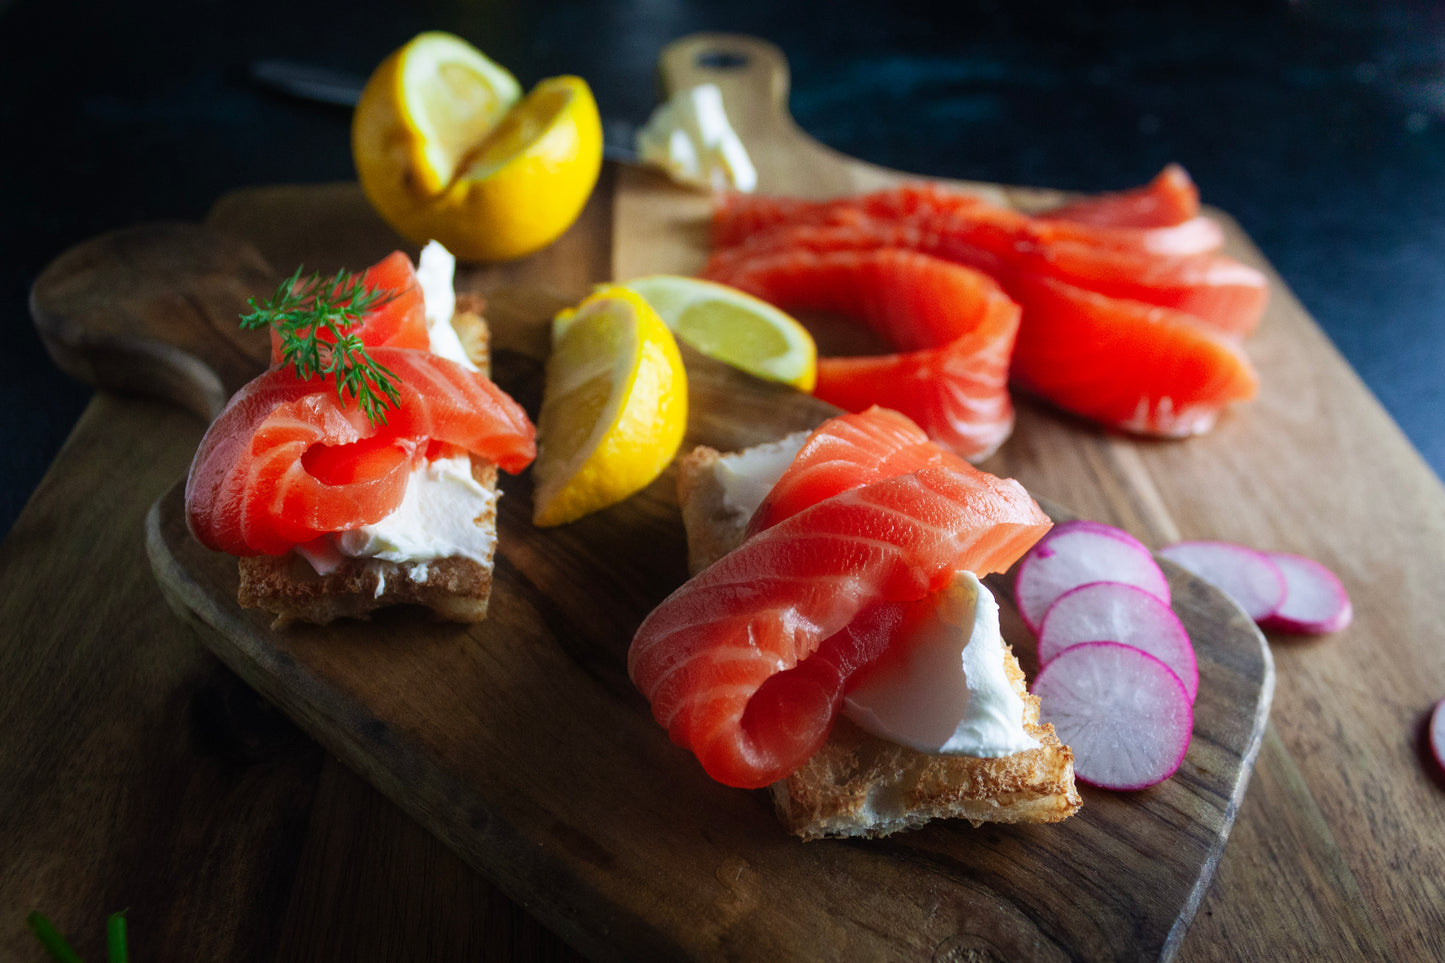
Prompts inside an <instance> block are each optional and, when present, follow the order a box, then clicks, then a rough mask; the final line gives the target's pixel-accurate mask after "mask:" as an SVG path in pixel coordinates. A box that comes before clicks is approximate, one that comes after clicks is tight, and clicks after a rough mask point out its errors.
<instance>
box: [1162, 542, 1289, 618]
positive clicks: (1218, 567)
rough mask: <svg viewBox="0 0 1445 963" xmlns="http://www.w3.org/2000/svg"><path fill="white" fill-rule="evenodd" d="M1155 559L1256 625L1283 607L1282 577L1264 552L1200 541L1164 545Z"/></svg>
mask: <svg viewBox="0 0 1445 963" xmlns="http://www.w3.org/2000/svg"><path fill="white" fill-rule="evenodd" d="M1159 555H1160V557H1161V558H1167V559H1169V560H1170V561H1171V562H1174V563H1175V564H1176V565H1178V566H1180V567H1181V568H1184V569H1186V570H1188V571H1189V572H1192V573H1193V574H1195V575H1197V576H1198V577H1199V578H1201V579H1203V580H1204V581H1206V582H1208V583H1209V584H1211V585H1213V586H1215V587H1216V588H1218V589H1219V590H1220V591H1221V592H1223V593H1224V594H1225V595H1228V596H1229V597H1230V598H1231V599H1233V600H1234V601H1235V603H1236V604H1238V605H1239V607H1240V608H1241V609H1243V610H1244V613H1245V614H1246V615H1248V616H1249V617H1250V618H1251V619H1253V620H1254V621H1256V622H1258V621H1259V620H1260V619H1262V618H1265V617H1267V616H1269V615H1272V614H1273V613H1274V612H1275V611H1277V610H1278V609H1279V607H1280V606H1281V605H1283V604H1284V596H1285V578H1284V573H1283V572H1282V571H1280V567H1279V565H1278V564H1276V563H1275V561H1274V560H1273V559H1272V558H1270V557H1269V555H1268V554H1267V553H1265V552H1260V551H1256V550H1255V549H1252V548H1248V547H1246V546H1244V545H1240V544H1238V543H1235V542H1220V541H1203V540H1201V541H1187V542H1175V543H1174V544H1173V545H1166V546H1164V547H1163V548H1161V549H1159Z"/></svg>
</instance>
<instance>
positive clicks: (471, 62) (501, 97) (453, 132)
mask: <svg viewBox="0 0 1445 963" xmlns="http://www.w3.org/2000/svg"><path fill="white" fill-rule="evenodd" d="M399 67H400V77H399V80H400V89H399V94H400V100H401V107H402V117H401V119H402V121H403V123H405V122H406V121H408V120H409V121H410V126H411V127H412V129H413V130H414V131H415V134H416V138H417V150H418V153H419V155H420V159H421V160H422V161H423V162H424V163H421V164H419V165H418V171H419V173H421V174H423V175H424V176H423V177H422V178H419V181H418V186H419V187H420V188H421V189H422V190H423V191H424V192H425V193H428V194H434V193H438V192H440V191H441V190H442V189H443V188H444V187H445V186H446V185H448V184H450V183H451V182H452V181H453V180H454V179H455V178H456V175H457V170H458V169H459V168H460V166H461V162H462V160H463V158H465V157H466V156H467V154H468V153H469V152H470V151H471V149H472V147H473V145H474V144H476V143H477V142H479V141H481V140H482V139H484V138H485V137H486V136H487V134H488V133H489V132H490V131H492V130H493V129H495V128H496V126H497V125H498V124H500V123H501V122H502V119H503V118H504V117H506V115H507V113H508V112H509V111H510V110H511V109H512V106H513V105H514V104H516V102H517V101H518V100H520V99H521V96H522V88H521V86H520V85H519V84H518V83H517V80H516V78H515V77H513V76H512V75H511V74H510V73H509V72H508V71H507V70H506V69H505V68H503V67H502V66H500V65H498V64H496V63H494V62H493V61H491V60H490V59H489V58H488V57H487V56H486V55H485V54H483V53H482V52H481V51H479V50H477V49H476V48H475V47H473V46H471V45H470V44H468V43H466V42H465V41H462V40H461V39H459V38H457V37H454V36H452V35H451V34H447V33H440V32H430V33H424V34H421V35H420V36H418V37H417V38H416V39H414V40H413V41H412V42H411V43H409V44H407V45H406V46H405V47H403V48H402V51H401V53H400V65H399Z"/></svg>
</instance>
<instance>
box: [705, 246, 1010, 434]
mask: <svg viewBox="0 0 1445 963" xmlns="http://www.w3.org/2000/svg"><path fill="white" fill-rule="evenodd" d="M706 276H707V277H709V278H711V279H712V280H714V281H721V282H723V283H725V284H729V285H731V286H733V287H735V288H738V289H740V290H743V291H746V292H748V293H750V294H753V295H755V296H757V297H760V298H762V299H763V300H765V301H769V302H771V303H773V304H775V305H777V306H779V307H780V308H782V309H783V310H785V311H800V310H821V311H830V312H834V313H838V314H843V315H846V316H848V317H851V318H853V319H855V320H859V321H862V322H863V323H864V324H866V325H867V326H868V327H870V328H872V329H873V330H874V331H876V332H877V333H878V334H879V335H881V336H882V337H883V338H884V339H886V340H887V341H889V342H890V343H891V344H892V345H893V346H894V347H895V348H896V349H897V352H896V353H894V354H886V355H875V356H869V357H824V358H819V359H818V364H817V369H818V378H817V384H816V386H815V387H814V389H813V393H814V394H815V395H816V396H817V397H819V398H821V399H823V400H824V401H827V402H830V403H832V404H835V405H837V406H838V407H840V408H843V409H844V410H847V411H862V410H863V409H865V408H868V407H871V406H873V405H881V406H883V407H885V408H893V409H896V410H898V411H901V412H903V413H904V414H906V415H908V416H909V417H910V418H912V419H913V420H914V421H916V422H917V423H918V424H919V425H920V426H922V428H923V429H924V430H925V431H926V432H927V433H928V436H929V437H931V438H933V439H934V440H935V441H937V442H939V443H940V444H943V445H945V446H947V447H948V448H950V449H952V450H953V451H955V452H957V453H958V454H959V455H961V456H962V457H964V458H968V459H972V460H980V459H983V458H986V457H987V456H988V455H990V454H992V453H993V452H994V451H995V450H997V448H998V447H999V445H1001V444H1002V443H1003V441H1004V440H1005V439H1006V438H1007V437H1008V435H1009V433H1010V431H1012V430H1013V421H1014V409H1013V401H1012V399H1011V398H1010V396H1009V392H1008V377H1009V359H1010V356H1011V355H1012V353H1013V346H1014V339H1015V338H1016V336H1017V334H1018V330H1019V309H1018V305H1016V304H1015V303H1014V302H1013V301H1012V300H1010V299H1009V297H1008V295H1006V294H1005V293H1004V292H1003V290H1002V289H1001V288H1000V287H999V286H998V285H997V284H996V283H995V282H994V281H993V280H992V279H991V278H990V277H988V276H987V275H985V274H982V273H980V272H978V271H975V270H972V269H970V268H967V267H964V266H962V265H958V264H952V263H949V262H947V261H944V260H941V259H939V258H935V257H931V256H929V255H926V254H920V253H919V252H917V251H911V250H905V249H897V248H878V249H868V250H834V251H826V252H814V251H811V250H807V249H801V248H788V249H784V248H780V249H777V250H774V251H770V252H768V253H766V254H763V255H761V256H758V257H754V258H750V259H746V260H741V261H735V262H732V263H731V264H730V265H729V269H728V270H710V271H708V272H706Z"/></svg>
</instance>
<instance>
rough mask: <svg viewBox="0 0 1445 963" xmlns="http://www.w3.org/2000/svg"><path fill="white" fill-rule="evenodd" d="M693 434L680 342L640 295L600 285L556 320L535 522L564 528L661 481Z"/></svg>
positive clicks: (536, 467) (536, 475)
mask: <svg viewBox="0 0 1445 963" xmlns="http://www.w3.org/2000/svg"><path fill="white" fill-rule="evenodd" d="M686 428H687V373H686V372H685V371H684V370H683V366H682V357H681V355H680V354H679V353H678V350H677V342H676V340H674V338H673V336H672V333H671V332H670V331H668V329H667V326H666V325H665V324H663V323H662V320H661V319H660V318H659V317H658V316H657V312H655V311H653V310H652V308H651V307H649V306H648V304H647V302H646V301H644V300H643V299H642V298H641V297H639V296H638V295H637V294H636V293H635V292H632V291H629V290H627V289H625V288H620V287H616V286H612V287H604V288H600V289H598V290H597V291H595V292H593V293H592V294H591V295H589V296H588V297H587V298H586V299H585V300H584V301H583V302H582V303H581V304H579V305H578V306H577V307H576V308H575V309H572V310H568V311H564V312H562V313H561V314H559V315H558V316H557V318H556V319H555V320H554V321H553V326H552V353H551V356H550V357H549V358H548V359H547V367H546V381H545V384H544V387H543V389H542V410H541V413H540V415H539V417H538V420H537V445H538V451H537V459H536V461H535V462H534V463H533V468H532V473H533V480H534V481H535V488H534V491H533V503H532V522H533V524H536V525H538V526H552V525H562V524H565V523H567V522H571V521H575V520H576V519H578V518H581V517H582V516H584V515H588V514H590V513H592V512H595V511H597V510H599V509H602V508H606V507H607V506H609V505H614V504H616V503H617V502H620V501H622V500H623V499H625V498H627V497H628V496H629V495H632V494H634V493H636V492H638V491H640V490H641V489H643V488H645V487H647V486H648V485H649V484H651V483H652V481H653V480H654V479H656V478H657V476H658V475H660V474H662V471H663V469H665V468H666V467H667V465H668V463H669V462H671V461H672V458H673V456H674V455H676V454H677V449H678V447H679V446H680V445H681V444H682V437H683V432H684V431H685V430H686Z"/></svg>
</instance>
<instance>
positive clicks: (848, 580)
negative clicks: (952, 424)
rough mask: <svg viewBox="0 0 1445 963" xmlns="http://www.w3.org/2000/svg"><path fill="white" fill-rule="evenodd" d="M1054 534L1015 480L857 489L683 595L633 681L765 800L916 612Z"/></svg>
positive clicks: (669, 722) (807, 513) (953, 469)
mask: <svg viewBox="0 0 1445 963" xmlns="http://www.w3.org/2000/svg"><path fill="white" fill-rule="evenodd" d="M887 453H888V449H887V448H886V447H881V448H878V449H877V451H876V454H877V455H879V457H880V460H881V459H882V458H884V457H886V455H887ZM1050 524H1051V523H1050V521H1049V518H1048V516H1047V515H1045V514H1044V512H1043V511H1042V510H1041V509H1040V508H1039V506H1038V505H1037V504H1036V503H1035V502H1034V501H1033V499H1032V498H1030V497H1029V495H1028V493H1027V492H1025V491H1024V489H1023V488H1022V486H1020V485H1019V484H1018V483H1017V482H1015V481H1012V480H1006V479H1000V478H996V477H994V476H992V475H989V474H987V473H985V472H981V471H978V470H977V469H975V468H972V467H971V466H969V465H967V464H966V463H959V464H938V465H932V466H930V467H925V468H921V469H918V470H916V471H911V472H908V473H905V474H900V475H896V476H893V477H890V478H884V479H881V480H876V481H871V482H869V483H867V484H864V485H862V486H861V487H852V488H848V489H846V490H844V491H841V492H840V493H838V494H835V495H832V496H830V497H827V498H824V499H823V500H822V501H819V502H817V503H815V504H813V505H810V506H808V507H806V508H803V509H802V510H800V511H797V512H796V513H795V514H792V515H789V516H787V517H785V518H783V519H782V520H780V521H779V522H778V523H777V524H775V525H773V526H771V527H769V528H766V529H765V530H763V531H761V532H759V533H758V534H756V535H754V536H752V537H751V538H748V539H747V540H746V541H744V542H743V543H742V545H741V546H739V547H738V548H737V549H735V550H734V551H732V552H731V553H729V554H728V555H726V556H724V557H723V558H722V559H720V560H718V561H717V562H715V563H714V564H713V565H711V566H709V567H708V568H706V569H704V570H703V571H702V572H700V573H699V574H698V575H696V576H695V577H693V578H692V579H690V580H689V581H687V582H685V583H684V584H683V585H682V586H680V587H679V588H678V589H677V590H676V591H674V592H673V593H672V595H670V596H669V597H668V598H667V599H665V600H664V601H663V602H662V603H661V604H660V605H659V606H658V607H657V608H656V609H654V610H653V612H652V613H651V614H650V615H648V617H647V618H646V619H645V620H644V621H643V623H642V625H641V626H640V627H639V628H638V630H637V633H636V635H635V636H634V638H633V641H632V645H631V648H630V649H629V652H628V672H629V674H630V675H631V678H632V680H633V682H634V684H636V685H637V687H638V688H639V690H640V691H641V692H642V693H643V695H645V696H646V697H647V699H648V700H649V702H650V703H651V705H652V711H653V715H654V717H655V718H656V719H657V721H658V722H659V723H660V724H661V725H662V726H663V727H664V728H666V729H667V731H668V733H669V735H670V736H671V738H672V740H673V741H674V742H676V743H677V744H678V745H681V746H683V747H685V748H687V749H689V750H691V751H692V752H693V753H694V754H695V755H696V756H697V758H698V760H699V762H700V763H701V764H702V766H703V768H704V769H705V770H706V772H707V773H708V775H710V776H711V777H712V778H714V779H716V780H717V781H719V782H722V783H725V784H726V785H730V786H737V787H743V788H758V787H761V786H766V785H768V784H770V783H772V782H775V781H776V780H778V779H780V778H782V777H784V776H786V775H788V774H789V773H791V772H793V771H794V770H796V769H797V768H798V767H799V766H800V765H802V763H803V762H804V761H806V760H807V759H808V758H809V757H810V756H811V755H812V754H813V753H815V752H816V751H817V750H818V749H819V748H820V747H821V746H822V744H823V743H824V742H825V741H826V739H827V737H828V733H829V731H830V729H831V727H832V724H833V720H834V718H835V717H836V715H837V712H838V707H839V704H840V702H841V700H842V696H843V692H844V689H845V687H846V683H847V679H848V677H849V676H850V675H851V674H852V673H853V672H855V671H857V669H858V668H860V667H861V666H863V665H866V664H868V663H869V662H871V661H872V660H874V659H876V658H877V657H878V656H879V655H881V654H882V652H883V651H885V650H886V647H887V643H888V639H889V637H890V634H891V632H892V631H893V630H894V629H895V628H896V626H897V625H898V623H899V621H900V619H901V618H903V616H904V613H905V611H906V608H907V607H908V606H909V605H911V604H913V603H916V602H918V601H920V600H922V599H924V598H925V597H926V596H928V595H929V594H931V593H933V592H935V591H937V590H938V589H940V588H941V587H942V586H943V585H944V584H945V583H946V582H947V581H948V579H949V578H950V576H951V575H952V573H953V572H955V571H958V570H960V569H963V570H968V571H972V572H975V573H976V574H978V575H980V576H981V575H984V574H986V573H988V572H996V571H1003V570H1005V569H1007V568H1008V566H1010V565H1012V564H1013V562H1014V561H1016V560H1017V559H1018V558H1019V557H1020V556H1021V555H1022V554H1023V553H1024V552H1025V551H1027V550H1028V548H1029V547H1030V546H1031V545H1033V544H1034V542H1036V541H1037V540H1038V539H1039V538H1040V537H1041V536H1042V535H1043V534H1044V532H1046V531H1047V530H1048V528H1049V527H1050Z"/></svg>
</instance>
